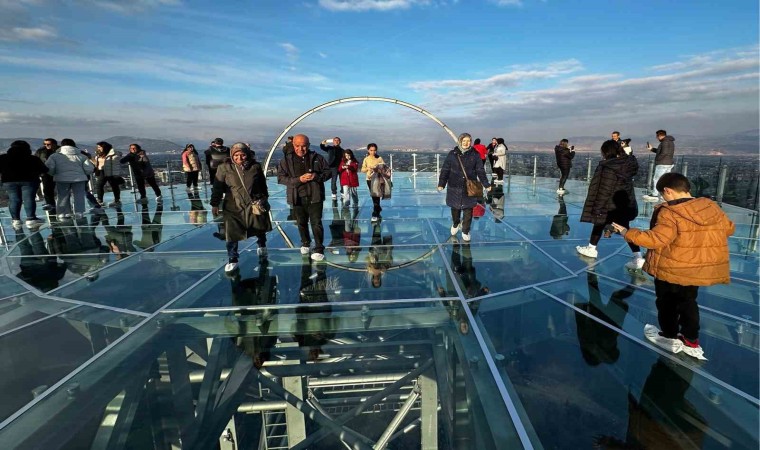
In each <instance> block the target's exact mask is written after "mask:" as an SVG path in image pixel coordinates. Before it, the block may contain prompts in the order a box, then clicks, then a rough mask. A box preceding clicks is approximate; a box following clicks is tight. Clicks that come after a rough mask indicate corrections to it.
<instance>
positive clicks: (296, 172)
mask: <svg viewBox="0 0 760 450" xmlns="http://www.w3.org/2000/svg"><path fill="white" fill-rule="evenodd" d="M330 176H331V174H330V167H329V166H328V165H327V161H326V160H325V158H323V157H322V156H320V155H318V154H316V153H315V152H313V151H311V150H309V138H308V136H306V135H303V134H298V135H296V136H295V137H293V153H290V154H288V155H286V156H285V157H284V158H282V160H281V161H280V165H279V166H278V167H277V182H278V183H279V184H284V185H285V186H287V188H288V189H287V199H288V204H289V205H290V206H291V207H292V208H293V214H294V215H295V218H296V223H297V224H298V234H300V235H301V254H302V255H304V256H307V255H308V254H309V252H310V251H311V249H310V246H311V236H310V235H309V223H311V231H312V232H313V233H314V243H315V245H314V253H312V254H311V259H312V260H314V261H317V262H318V261H322V260H323V259H325V246H324V238H325V230H324V227H323V226H322V203H323V202H324V200H325V181H327V180H329V179H330Z"/></svg>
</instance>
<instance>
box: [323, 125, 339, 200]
mask: <svg viewBox="0 0 760 450" xmlns="http://www.w3.org/2000/svg"><path fill="white" fill-rule="evenodd" d="M331 140H332V143H330V142H329V141H328V140H327V139H325V140H324V141H322V143H321V144H319V148H320V149H321V150H322V151H323V152H327V165H328V166H329V167H330V178H331V179H332V182H331V183H330V189H331V190H332V199H333V200H337V199H338V182H339V181H338V180H340V177H338V166H339V165H340V162H341V160H342V159H343V147H341V146H340V142H341V141H340V138H339V137H337V136H335V137H334V138H332V139H331Z"/></svg>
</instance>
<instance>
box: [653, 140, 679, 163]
mask: <svg viewBox="0 0 760 450" xmlns="http://www.w3.org/2000/svg"><path fill="white" fill-rule="evenodd" d="M675 140H676V138H674V137H673V136H665V137H664V138H663V139H662V141H660V145H658V146H657V148H653V149H652V151H653V152H654V153H655V157H654V164H655V165H657V166H672V165H673V156H674V155H675V153H676V144H675Z"/></svg>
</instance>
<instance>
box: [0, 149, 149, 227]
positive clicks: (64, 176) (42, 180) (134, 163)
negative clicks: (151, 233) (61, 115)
mask: <svg viewBox="0 0 760 450" xmlns="http://www.w3.org/2000/svg"><path fill="white" fill-rule="evenodd" d="M96 148H97V150H96V154H95V156H93V155H91V154H90V153H88V152H87V151H85V150H81V149H79V148H78V147H77V145H76V143H75V142H74V140H73V139H68V138H67V139H63V140H62V141H61V143H60V146H59V145H58V141H57V140H55V139H53V138H47V139H45V140H44V141H43V146H42V147H41V148H39V149H38V150H37V151H36V152H35V154H34V155H33V154H32V150H31V146H30V145H29V143H28V142H26V141H22V140H19V141H14V142H13V143H12V144H11V147H10V149H9V150H8V152H7V153H6V154H4V155H2V156H0V174H2V181H3V184H4V185H5V186H6V188H7V190H8V196H9V198H10V210H11V220H12V222H11V224H12V226H13V227H14V228H20V227H21V224H22V222H21V216H20V213H21V208H22V206H23V208H24V210H25V212H26V225H27V226H28V227H36V226H40V225H42V224H43V223H44V221H43V220H42V219H40V218H38V217H37V215H36V212H35V211H36V208H37V203H36V197H37V191H38V190H39V188H40V186H41V187H42V197H43V199H44V201H45V205H44V206H43V208H42V209H43V210H45V211H47V212H49V213H50V214H55V215H57V219H58V220H65V219H70V218H81V217H82V216H83V214H84V213H85V200H87V201H88V202H89V203H90V206H91V209H90V211H89V212H92V213H103V205H104V193H105V185H106V184H109V185H110V186H111V190H112V191H113V195H114V201H113V202H112V203H110V204H109V205H108V206H114V207H118V206H121V201H120V191H121V188H120V186H121V185H123V184H125V180H124V178H123V177H122V176H121V167H122V165H124V164H129V166H130V168H131V169H132V182H133V184H134V185H135V186H136V187H137V189H138V191H139V192H140V202H141V203H147V197H146V192H145V184H146V183H147V184H148V185H149V186H151V187H152V188H153V191H154V193H155V195H156V201H158V202H160V201H161V189H160V188H159V187H158V183H157V182H156V178H155V173H154V171H153V168H152V166H151V164H150V160H149V159H148V156H147V154H146V153H145V151H144V150H143V149H142V148H141V147H140V145H139V144H137V143H134V144H131V145H130V146H129V153H128V154H127V155H126V156H124V157H122V155H121V153H120V152H118V151H116V149H114V148H113V146H112V145H111V144H109V143H108V142H105V141H101V142H98V143H97V146H96ZM93 176H94V177H95V188H96V193H97V197H96V196H95V195H93V194H92V192H90V190H89V188H88V182H89V181H90V178H91V177H93Z"/></svg>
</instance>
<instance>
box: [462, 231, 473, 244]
mask: <svg viewBox="0 0 760 450" xmlns="http://www.w3.org/2000/svg"><path fill="white" fill-rule="evenodd" d="M470 239H471V238H470V233H462V240H463V241H465V242H470Z"/></svg>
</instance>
